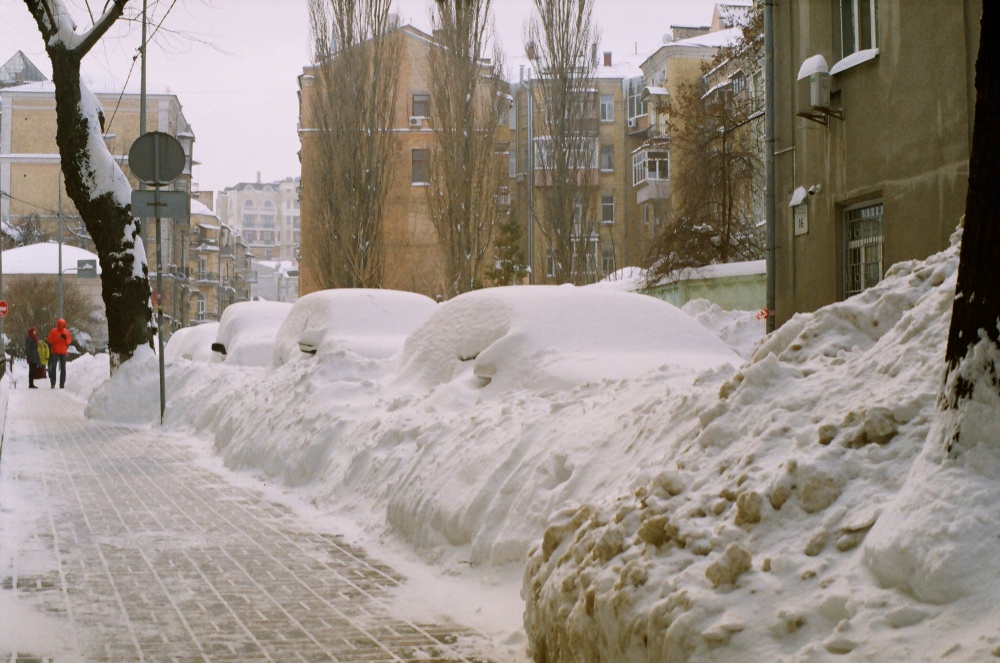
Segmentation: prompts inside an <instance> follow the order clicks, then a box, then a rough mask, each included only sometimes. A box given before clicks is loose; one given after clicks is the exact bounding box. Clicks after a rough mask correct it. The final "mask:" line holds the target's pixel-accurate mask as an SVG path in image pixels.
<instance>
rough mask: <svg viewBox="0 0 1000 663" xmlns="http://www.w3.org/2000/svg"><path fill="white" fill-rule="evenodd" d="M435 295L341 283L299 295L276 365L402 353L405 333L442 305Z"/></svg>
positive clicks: (279, 342) (281, 338)
mask: <svg viewBox="0 0 1000 663" xmlns="http://www.w3.org/2000/svg"><path fill="white" fill-rule="evenodd" d="M437 306H438V305H437V303H436V302H435V301H434V300H433V299H431V298H430V297H426V296H424V295H420V294H417V293H413V292H402V291H399V290H374V289H365V288H338V289H335V290H320V291H319V292H313V293H310V294H308V295H305V296H303V297H300V298H299V299H298V300H297V301H296V302H295V304H294V305H293V306H292V310H291V312H290V313H289V314H288V317H287V318H286V319H285V321H284V323H283V324H282V325H281V328H280V329H279V330H278V333H277V338H276V339H275V343H274V353H273V357H272V361H271V363H272V365H273V366H281V365H283V364H285V363H287V362H288V361H290V360H292V359H295V358H302V357H306V356H309V355H317V354H319V355H323V354H328V353H331V352H340V351H347V352H351V353H353V354H355V355H360V356H361V357H364V358H367V359H385V358H388V357H391V356H392V355H394V354H396V353H397V352H399V351H400V350H401V349H402V347H403V342H404V341H405V340H406V337H407V336H408V335H409V334H410V332H412V331H413V330H414V329H415V328H416V327H417V326H418V325H419V324H420V323H421V322H423V321H424V320H425V319H426V318H427V317H428V316H429V315H430V314H431V313H433V312H434V311H435V310H436V309H437Z"/></svg>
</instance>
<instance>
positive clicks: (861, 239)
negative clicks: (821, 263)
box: [844, 202, 883, 298]
mask: <svg viewBox="0 0 1000 663" xmlns="http://www.w3.org/2000/svg"><path fill="white" fill-rule="evenodd" d="M882 242H883V238H882V203H881V202H877V203H867V204H865V205H859V206H856V207H851V208H848V209H846V210H845V211H844V297H845V298H846V297H850V296H852V295H856V294H858V293H859V292H861V291H862V290H865V289H866V288H870V287H872V286H873V285H875V284H876V283H878V282H879V281H881V280H882Z"/></svg>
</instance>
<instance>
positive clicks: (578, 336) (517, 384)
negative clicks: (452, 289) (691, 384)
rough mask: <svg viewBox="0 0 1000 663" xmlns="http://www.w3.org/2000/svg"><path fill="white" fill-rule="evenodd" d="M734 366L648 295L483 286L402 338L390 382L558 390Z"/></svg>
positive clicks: (723, 350)
mask: <svg viewBox="0 0 1000 663" xmlns="http://www.w3.org/2000/svg"><path fill="white" fill-rule="evenodd" d="M741 363H742V360H741V358H740V357H739V356H738V355H737V354H736V353H735V352H733V351H732V350H731V349H730V348H729V347H728V346H727V345H726V344H725V343H723V342H722V341H721V340H720V339H719V338H718V337H717V336H716V335H715V334H714V333H712V332H711V331H710V330H708V329H706V328H705V327H703V326H702V325H700V324H698V323H697V322H696V321H695V320H694V319H693V318H691V317H690V316H689V315H687V314H686V313H684V312H683V311H681V310H680V309H678V308H677V307H675V306H673V305H671V304H668V303H666V302H664V301H662V300H659V299H656V298H654V297H649V296H646V295H638V294H634V293H630V292H621V291H618V290H613V289H602V288H576V287H573V286H530V287H525V286H512V287H503V288H487V289H485V290H477V291H474V292H469V293H465V294H463V295H459V296H458V297H455V298H454V299H452V300H450V301H447V302H445V303H444V304H442V305H441V306H440V308H439V309H438V310H437V311H436V312H435V313H434V314H433V315H432V316H430V317H429V318H428V319H427V320H426V321H425V322H424V323H423V324H422V325H421V326H420V327H419V328H417V329H416V330H415V331H414V332H413V334H411V335H410V337H409V338H408V339H407V340H406V344H405V347H404V349H403V352H402V354H401V355H400V357H399V366H398V375H397V380H399V381H404V382H410V383H413V384H415V385H420V386H423V387H428V388H429V387H433V386H434V385H436V384H442V383H445V382H451V381H453V380H457V379H467V380H469V384H470V385H471V386H479V387H483V386H486V385H493V386H494V387H495V388H498V389H504V390H506V389H518V388H528V389H552V388H555V389H564V388H571V387H574V386H577V385H580V384H584V383H588V382H599V381H602V380H618V379H623V378H631V377H637V376H639V375H641V374H643V373H647V372H650V371H653V370H655V369H660V370H661V371H667V372H670V373H672V374H678V375H680V374H684V375H693V374H695V373H697V372H700V371H702V370H705V369H708V368H713V367H717V366H724V365H729V366H739V365H740V364H741Z"/></svg>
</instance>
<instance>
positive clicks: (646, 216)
mask: <svg viewBox="0 0 1000 663" xmlns="http://www.w3.org/2000/svg"><path fill="white" fill-rule="evenodd" d="M652 218H653V208H652V206H650V205H643V206H642V222H643V223H645V224H646V225H647V226H648V225H649V223H650V220H651V219H652Z"/></svg>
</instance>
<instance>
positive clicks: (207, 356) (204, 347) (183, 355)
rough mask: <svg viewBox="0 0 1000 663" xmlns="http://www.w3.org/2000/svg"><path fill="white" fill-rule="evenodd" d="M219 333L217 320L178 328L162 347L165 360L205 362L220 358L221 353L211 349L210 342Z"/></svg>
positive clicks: (208, 362) (209, 362) (219, 359)
mask: <svg viewBox="0 0 1000 663" xmlns="http://www.w3.org/2000/svg"><path fill="white" fill-rule="evenodd" d="M218 333H219V323H218V322H206V323H204V324H200V325H196V326H194V327H184V328H183V329H178V330H177V331H175V332H174V333H173V334H171V336H170V340H169V341H167V345H166V347H165V348H164V349H163V360H164V361H165V362H170V361H177V360H179V359H186V360H187V361H198V362H203V363H206V364H211V363H215V362H218V361H221V360H222V355H220V354H219V353H218V352H213V351H212V344H213V343H215V338H216V336H217V335H218Z"/></svg>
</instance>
